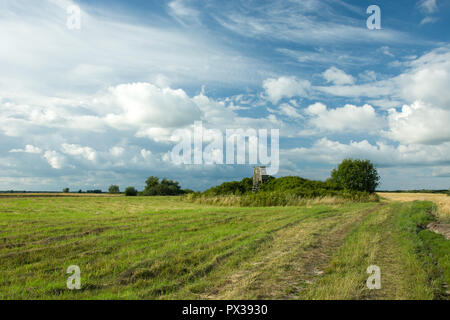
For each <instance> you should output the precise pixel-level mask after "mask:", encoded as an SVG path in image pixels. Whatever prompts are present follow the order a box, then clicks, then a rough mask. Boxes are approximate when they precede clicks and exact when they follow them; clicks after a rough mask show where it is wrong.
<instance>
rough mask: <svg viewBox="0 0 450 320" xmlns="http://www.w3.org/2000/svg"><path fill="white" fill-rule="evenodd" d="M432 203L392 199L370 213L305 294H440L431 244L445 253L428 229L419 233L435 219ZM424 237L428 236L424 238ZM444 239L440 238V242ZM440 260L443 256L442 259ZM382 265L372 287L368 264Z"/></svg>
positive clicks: (347, 296) (323, 296)
mask: <svg viewBox="0 0 450 320" xmlns="http://www.w3.org/2000/svg"><path fill="white" fill-rule="evenodd" d="M431 210H433V204H432V203H430V202H414V203H405V204H401V203H393V204H391V205H390V206H389V207H386V208H385V209H384V210H382V211H379V212H374V213H372V214H370V215H369V216H368V217H367V218H366V219H365V220H364V222H362V223H361V225H360V226H359V227H358V228H356V229H355V230H354V231H353V232H352V233H351V234H350V235H349V236H348V237H347V239H346V240H345V243H344V245H343V246H342V247H341V248H340V249H339V250H338V252H337V253H336V254H335V256H334V257H333V259H332V260H331V263H330V264H329V266H328V268H327V270H326V273H325V275H324V277H323V278H321V279H320V280H318V281H317V282H315V283H314V284H313V285H311V286H310V287H308V288H307V290H305V291H304V292H302V293H301V295H300V297H301V298H305V299H436V298H441V297H442V293H443V292H442V284H443V281H444V279H443V277H442V273H441V272H440V271H441V270H439V268H438V267H437V265H436V263H435V262H436V260H435V259H436V258H435V257H434V256H432V255H430V252H429V247H428V246H429V245H431V246H432V247H434V248H435V249H433V250H431V252H433V251H436V250H437V252H438V254H439V256H440V257H443V258H442V261H443V262H441V264H443V267H442V268H446V270H447V272H448V266H446V265H445V263H446V261H447V262H448V260H446V258H445V255H447V259H448V251H446V248H448V247H442V249H441V250H440V251H439V250H438V249H437V246H435V244H434V243H432V241H435V240H431V239H426V238H428V237H430V235H429V234H425V233H422V234H421V233H420V231H421V230H422V228H423V227H425V225H426V224H427V223H428V222H429V221H431V220H432V219H433V217H432V215H431V214H430V211H431ZM424 239H426V241H424ZM439 243H441V242H439ZM438 260H439V258H438ZM370 265H377V266H379V267H380V269H381V289H380V290H368V288H367V287H366V280H367V278H368V276H369V275H368V274H367V273H366V269H367V267H368V266H370Z"/></svg>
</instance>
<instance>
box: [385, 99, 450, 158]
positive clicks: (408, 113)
mask: <svg viewBox="0 0 450 320" xmlns="http://www.w3.org/2000/svg"><path fill="white" fill-rule="evenodd" d="M388 120H389V131H388V132H387V134H386V135H387V137H389V138H390V139H392V140H396V141H399V142H401V143H403V144H411V143H415V144H439V143H442V142H448V141H450V125H449V124H450V110H445V109H440V108H436V107H433V106H431V105H427V104H424V103H422V102H415V103H413V104H412V105H404V106H403V107H402V109H401V111H397V110H396V109H390V110H389V116H388ZM449 153H450V151H449Z"/></svg>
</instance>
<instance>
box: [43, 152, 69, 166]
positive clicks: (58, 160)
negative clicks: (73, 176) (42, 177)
mask: <svg viewBox="0 0 450 320" xmlns="http://www.w3.org/2000/svg"><path fill="white" fill-rule="evenodd" d="M44 159H45V160H47V162H48V164H49V165H50V166H51V167H52V168H53V169H61V168H62V167H63V165H64V161H65V158H64V156H63V155H61V154H60V153H58V152H56V151H45V153H44Z"/></svg>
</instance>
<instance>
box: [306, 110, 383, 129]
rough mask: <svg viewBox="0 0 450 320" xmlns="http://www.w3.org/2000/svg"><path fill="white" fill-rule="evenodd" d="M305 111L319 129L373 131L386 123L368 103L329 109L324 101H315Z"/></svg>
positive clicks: (312, 123)
mask: <svg viewBox="0 0 450 320" xmlns="http://www.w3.org/2000/svg"><path fill="white" fill-rule="evenodd" d="M305 113H306V114H307V115H309V120H308V122H309V124H310V125H312V126H313V127H314V128H316V129H318V130H319V131H330V132H367V133H373V132H375V131H376V130H378V129H380V128H382V127H383V125H384V120H383V118H382V117H380V116H378V115H377V113H376V111H375V109H374V108H373V107H372V106H370V105H368V104H366V105H364V106H362V107H358V106H354V105H350V104H347V105H345V106H344V107H341V108H336V109H328V108H327V107H326V106H325V105H324V104H322V103H315V104H313V105H310V106H309V107H308V108H306V109H305Z"/></svg>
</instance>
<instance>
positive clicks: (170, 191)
mask: <svg viewBox="0 0 450 320" xmlns="http://www.w3.org/2000/svg"><path fill="white" fill-rule="evenodd" d="M145 183H146V186H145V189H144V191H143V192H142V194H143V195H144V196H175V195H180V194H183V193H184V192H183V190H181V187H180V185H179V183H178V182H177V181H173V180H167V179H165V178H164V179H162V180H161V181H159V178H158V177H153V176H152V177H149V178H148V179H147V180H146V181H145Z"/></svg>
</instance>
